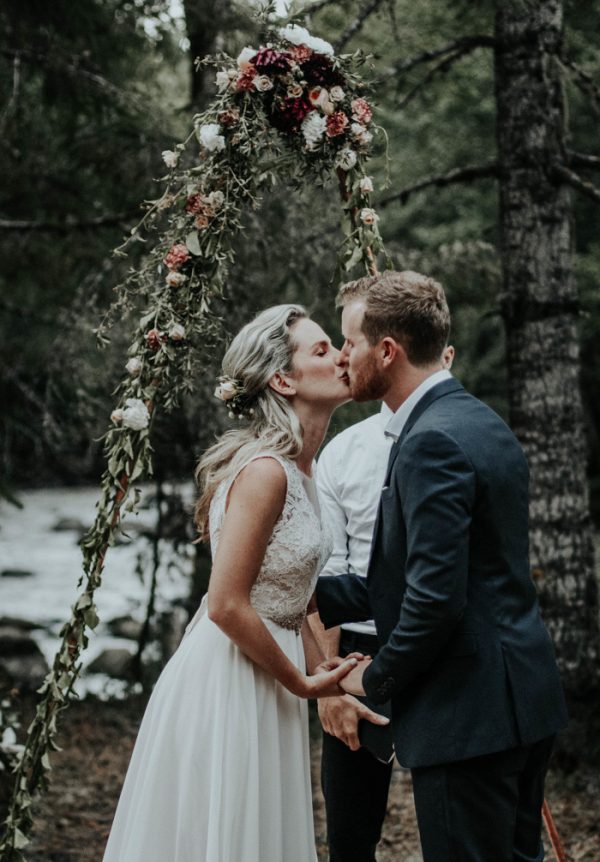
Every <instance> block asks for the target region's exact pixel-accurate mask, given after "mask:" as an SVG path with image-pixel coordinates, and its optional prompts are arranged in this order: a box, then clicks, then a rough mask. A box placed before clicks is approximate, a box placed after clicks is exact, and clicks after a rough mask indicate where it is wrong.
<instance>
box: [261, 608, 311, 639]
mask: <svg viewBox="0 0 600 862" xmlns="http://www.w3.org/2000/svg"><path fill="white" fill-rule="evenodd" d="M305 618H306V611H302V612H301V613H299V614H285V615H283V616H276V617H275V616H269V619H270V620H271V622H274V623H277V625H278V626H281V628H282V629H287V630H288V631H292V632H296V634H297V635H298V634H300V629H301V628H302V623H303V622H304V620H305Z"/></svg>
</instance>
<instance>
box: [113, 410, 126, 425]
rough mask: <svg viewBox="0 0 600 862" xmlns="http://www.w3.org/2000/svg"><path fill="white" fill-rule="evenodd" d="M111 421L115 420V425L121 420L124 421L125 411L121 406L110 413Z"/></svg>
mask: <svg viewBox="0 0 600 862" xmlns="http://www.w3.org/2000/svg"><path fill="white" fill-rule="evenodd" d="M110 421H111V422H114V423H115V425H118V424H119V422H122V421H123V411H122V410H121V409H120V408H117V409H116V410H113V412H112V413H111V414H110Z"/></svg>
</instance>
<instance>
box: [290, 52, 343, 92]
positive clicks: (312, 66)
mask: <svg viewBox="0 0 600 862" xmlns="http://www.w3.org/2000/svg"><path fill="white" fill-rule="evenodd" d="M301 69H302V72H303V74H304V77H305V78H306V81H307V83H308V84H309V85H310V86H315V85H320V86H321V87H327V88H329V87H335V86H338V87H341V86H342V85H343V84H345V83H346V80H345V78H344V76H343V75H340V73H339V72H336V70H335V69H334V68H333V63H332V62H331V60H330V59H329V57H328V56H327V55H326V54H317V53H314V54H313V55H312V56H311V57H309V58H308V60H305V61H304V62H303V63H302V65H301Z"/></svg>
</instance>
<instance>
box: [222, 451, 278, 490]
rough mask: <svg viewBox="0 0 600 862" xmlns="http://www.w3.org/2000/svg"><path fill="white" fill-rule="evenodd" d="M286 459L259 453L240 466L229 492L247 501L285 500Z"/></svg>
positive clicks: (267, 453)
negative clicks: (247, 498)
mask: <svg viewBox="0 0 600 862" xmlns="http://www.w3.org/2000/svg"><path fill="white" fill-rule="evenodd" d="M290 463H291V462H288V460H287V459H286V458H282V457H281V456H280V455H275V454H273V453H271V452H260V453H259V454H257V455H254V456H253V457H252V458H251V459H250V460H249V461H248V462H247V463H246V464H244V465H242V466H241V467H240V469H239V471H238V472H237V474H236V475H235V477H234V478H233V481H232V483H231V492H237V493H238V494H242V495H244V496H248V497H249V499H254V500H258V498H259V497H261V498H262V499H263V500H264V498H265V497H270V498H271V499H276V500H277V499H281V500H282V501H283V500H284V499H285V495H286V490H287V484H288V475H289V466H288V465H289V464H290Z"/></svg>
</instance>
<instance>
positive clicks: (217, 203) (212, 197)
mask: <svg viewBox="0 0 600 862" xmlns="http://www.w3.org/2000/svg"><path fill="white" fill-rule="evenodd" d="M206 200H207V201H208V205H209V206H211V207H213V208H214V209H219V207H222V206H223V204H224V202H225V195H224V194H223V192H221V191H216V192H211V193H210V194H209V195H208V196H207V198H206Z"/></svg>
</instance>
